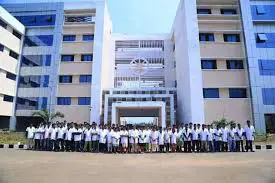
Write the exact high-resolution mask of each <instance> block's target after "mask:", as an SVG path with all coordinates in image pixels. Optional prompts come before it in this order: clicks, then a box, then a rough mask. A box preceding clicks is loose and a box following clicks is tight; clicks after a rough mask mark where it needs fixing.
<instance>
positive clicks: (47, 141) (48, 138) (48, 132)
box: [44, 123, 51, 151]
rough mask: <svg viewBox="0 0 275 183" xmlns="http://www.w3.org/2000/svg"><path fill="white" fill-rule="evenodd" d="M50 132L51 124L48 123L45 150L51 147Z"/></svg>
mask: <svg viewBox="0 0 275 183" xmlns="http://www.w3.org/2000/svg"><path fill="white" fill-rule="evenodd" d="M50 132H51V125H50V123H48V124H47V125H46V126H45V134H44V150H46V151H49V147H50Z"/></svg>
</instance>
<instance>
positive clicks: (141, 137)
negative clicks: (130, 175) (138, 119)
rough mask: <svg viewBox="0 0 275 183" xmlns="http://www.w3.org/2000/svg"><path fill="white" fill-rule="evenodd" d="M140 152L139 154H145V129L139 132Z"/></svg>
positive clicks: (142, 128)
mask: <svg viewBox="0 0 275 183" xmlns="http://www.w3.org/2000/svg"><path fill="white" fill-rule="evenodd" d="M138 134H139V135H138V152H139V153H143V152H145V150H146V149H145V148H146V147H145V146H146V142H145V138H146V130H145V127H141V128H140V129H139V130H138Z"/></svg>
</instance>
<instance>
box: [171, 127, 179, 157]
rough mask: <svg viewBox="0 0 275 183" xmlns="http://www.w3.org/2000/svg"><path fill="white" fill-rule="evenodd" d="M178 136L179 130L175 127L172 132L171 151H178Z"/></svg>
mask: <svg viewBox="0 0 275 183" xmlns="http://www.w3.org/2000/svg"><path fill="white" fill-rule="evenodd" d="M177 136H178V135H177V131H176V129H175V128H173V129H172V133H171V152H176V151H177Z"/></svg>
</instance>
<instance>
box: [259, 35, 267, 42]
mask: <svg viewBox="0 0 275 183" xmlns="http://www.w3.org/2000/svg"><path fill="white" fill-rule="evenodd" d="M267 40H268V39H267V36H266V34H264V33H258V34H257V43H261V42H266V41H267Z"/></svg>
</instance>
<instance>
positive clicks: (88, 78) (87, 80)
mask: <svg viewBox="0 0 275 183" xmlns="http://www.w3.org/2000/svg"><path fill="white" fill-rule="evenodd" d="M79 82H80V83H91V82H92V75H80V77H79Z"/></svg>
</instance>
